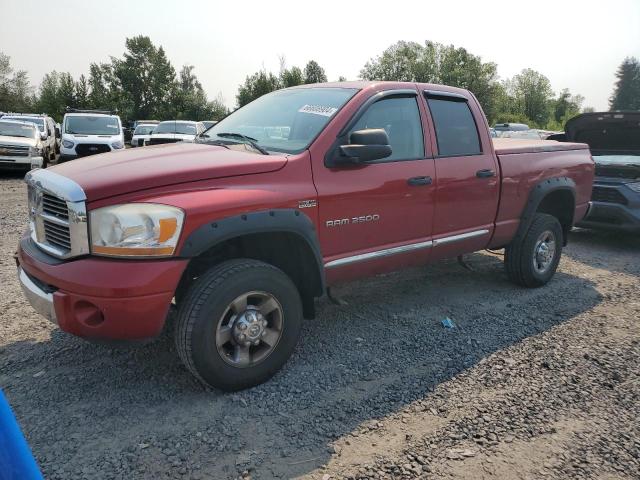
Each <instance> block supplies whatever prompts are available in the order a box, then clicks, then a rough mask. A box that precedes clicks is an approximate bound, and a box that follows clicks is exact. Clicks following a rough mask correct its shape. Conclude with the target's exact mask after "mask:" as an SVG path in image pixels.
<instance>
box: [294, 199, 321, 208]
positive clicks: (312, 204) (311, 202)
mask: <svg viewBox="0 0 640 480" xmlns="http://www.w3.org/2000/svg"><path fill="white" fill-rule="evenodd" d="M316 205H318V202H317V201H315V200H300V201H299V202H298V208H311V207H315V206H316Z"/></svg>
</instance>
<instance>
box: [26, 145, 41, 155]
mask: <svg viewBox="0 0 640 480" xmlns="http://www.w3.org/2000/svg"><path fill="white" fill-rule="evenodd" d="M29 156H30V157H41V156H42V149H41V148H38V147H29Z"/></svg>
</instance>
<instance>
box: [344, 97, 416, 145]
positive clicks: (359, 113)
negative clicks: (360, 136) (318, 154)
mask: <svg viewBox="0 0 640 480" xmlns="http://www.w3.org/2000/svg"><path fill="white" fill-rule="evenodd" d="M417 96H418V92H416V91H415V90H413V89H410V88H403V89H397V90H383V91H381V92H378V93H376V94H375V95H371V96H370V97H369V98H367V99H366V100H365V101H364V103H363V104H362V105H360V107H358V110H357V111H356V113H354V114H353V116H352V117H351V118H350V119H349V121H348V122H347V123H346V124H345V126H344V127H342V130H340V132H339V133H338V135H337V136H338V138H340V137H344V136H345V135H346V134H347V133H349V132H350V131H351V129H352V128H353V126H354V125H355V124H356V123H358V120H360V118H361V117H362V116H363V115H364V114H365V112H366V111H367V110H369V107H370V106H371V105H373V104H374V103H376V102H379V101H380V100H382V99H386V98H393V97H417Z"/></svg>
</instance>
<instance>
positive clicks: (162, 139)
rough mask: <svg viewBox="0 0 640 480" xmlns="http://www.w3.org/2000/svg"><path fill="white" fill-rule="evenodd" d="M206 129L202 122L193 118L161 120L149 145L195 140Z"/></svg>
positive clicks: (152, 134)
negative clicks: (194, 120) (192, 119)
mask: <svg viewBox="0 0 640 480" xmlns="http://www.w3.org/2000/svg"><path fill="white" fill-rule="evenodd" d="M205 130H206V129H205V128H204V125H203V124H202V122H193V121H191V120H167V121H166V122H160V123H159V124H158V126H157V127H156V128H155V130H154V131H153V133H151V137H150V138H149V140H147V143H146V144H147V145H159V144H162V143H176V142H193V141H194V140H195V138H196V136H197V135H200V134H201V133H202V132H204V131H205Z"/></svg>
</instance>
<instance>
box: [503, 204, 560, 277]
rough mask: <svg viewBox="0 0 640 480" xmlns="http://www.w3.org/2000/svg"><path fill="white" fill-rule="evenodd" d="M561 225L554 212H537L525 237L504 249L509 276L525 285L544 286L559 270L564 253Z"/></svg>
mask: <svg viewBox="0 0 640 480" xmlns="http://www.w3.org/2000/svg"><path fill="white" fill-rule="evenodd" d="M562 244H563V235H562V226H561V225H560V222H559V221H558V219H557V218H556V217H554V216H552V215H547V214H544V213H537V214H536V216H535V217H534V218H533V221H532V222H531V225H530V226H529V229H528V230H527V233H526V234H525V235H524V237H523V238H521V239H519V240H514V241H513V242H512V243H511V245H509V246H508V247H507V248H506V249H505V255H504V263H505V267H506V270H507V275H508V277H509V279H510V280H511V281H512V282H514V283H516V284H518V285H522V286H524V287H541V286H543V285H545V284H546V283H547V282H548V281H549V280H551V277H553V275H554V274H555V273H556V269H557V268H558V263H560V256H561V255H562Z"/></svg>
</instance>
